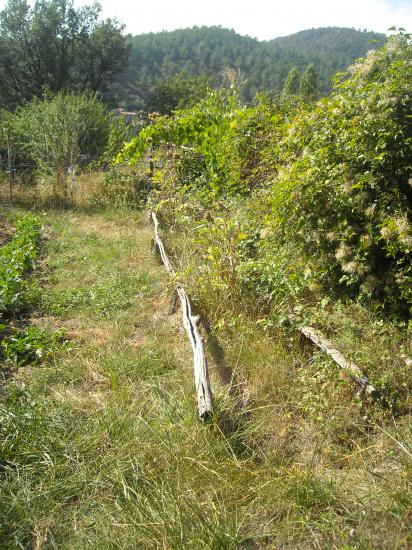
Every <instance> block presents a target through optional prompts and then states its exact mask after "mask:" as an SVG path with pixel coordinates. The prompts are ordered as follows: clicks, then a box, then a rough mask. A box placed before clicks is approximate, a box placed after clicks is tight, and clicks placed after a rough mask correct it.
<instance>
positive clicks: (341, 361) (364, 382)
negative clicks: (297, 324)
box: [300, 327, 377, 395]
mask: <svg viewBox="0 0 412 550" xmlns="http://www.w3.org/2000/svg"><path fill="white" fill-rule="evenodd" d="M300 331H301V333H302V334H304V335H305V336H306V338H309V340H311V341H312V342H313V343H314V344H315V345H316V346H317V347H318V348H320V349H321V350H322V351H324V352H325V353H327V354H328V355H329V357H331V358H332V359H333V360H334V361H335V363H337V364H338V365H339V366H340V367H341V368H342V369H345V370H348V371H349V372H350V373H351V374H352V375H353V377H354V379H355V380H356V382H357V383H358V384H359V385H360V388H361V390H360V392H361V394H363V393H365V392H366V393H368V394H369V395H371V394H375V393H377V390H376V388H375V387H374V386H372V384H370V383H369V380H368V378H367V377H366V376H365V375H364V374H363V372H362V371H361V369H360V368H359V367H358V366H357V365H356V364H355V363H353V362H352V361H347V360H346V359H345V357H344V356H343V355H342V354H341V352H340V351H338V350H337V349H335V348H334V347H333V344H332V343H331V342H329V340H327V339H326V338H325V337H324V336H323V335H322V334H320V333H317V332H316V331H315V329H314V328H312V327H302V328H301V329H300Z"/></svg>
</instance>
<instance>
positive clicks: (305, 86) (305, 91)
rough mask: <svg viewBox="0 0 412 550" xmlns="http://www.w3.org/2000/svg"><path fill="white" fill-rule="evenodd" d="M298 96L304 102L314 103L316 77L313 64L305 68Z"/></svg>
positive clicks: (316, 91)
mask: <svg viewBox="0 0 412 550" xmlns="http://www.w3.org/2000/svg"><path fill="white" fill-rule="evenodd" d="M300 95H301V96H302V97H303V99H304V100H305V101H315V100H316V98H317V96H318V86H317V75H316V71H315V66H314V64H313V63H311V64H310V65H308V66H307V68H306V71H305V72H304V73H303V75H302V78H301V79H300Z"/></svg>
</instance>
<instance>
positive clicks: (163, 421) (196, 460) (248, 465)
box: [0, 211, 412, 550]
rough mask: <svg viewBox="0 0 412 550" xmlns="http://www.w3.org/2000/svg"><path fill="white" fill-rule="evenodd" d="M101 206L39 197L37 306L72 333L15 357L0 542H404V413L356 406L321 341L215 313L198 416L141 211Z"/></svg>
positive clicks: (184, 347) (42, 317)
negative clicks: (23, 358)
mask: <svg viewBox="0 0 412 550" xmlns="http://www.w3.org/2000/svg"><path fill="white" fill-rule="evenodd" d="M117 216H118V214H116V213H113V212H112V213H110V212H106V213H101V214H95V215H89V214H87V215H83V214H80V213H78V212H76V213H75V212H65V213H61V212H60V213H59V212H55V211H50V212H49V213H48V214H47V217H46V219H47V223H48V224H49V225H50V236H51V238H50V240H49V241H48V242H47V243H46V245H45V246H46V250H45V255H46V256H47V257H48V261H47V264H48V273H47V285H46V286H45V288H44V289H43V294H42V299H41V311H39V313H38V315H37V320H36V322H37V323H38V324H40V325H42V326H50V327H58V328H65V329H66V333H67V334H68V335H69V336H70V339H71V349H65V350H63V351H62V352H61V353H59V354H57V355H56V356H55V357H54V359H53V360H52V361H51V362H50V363H48V364H44V365H43V366H41V367H38V368H32V369H26V370H22V371H21V372H20V373H19V376H18V378H17V380H16V383H15V384H14V386H12V387H10V389H9V394H8V396H7V398H6V399H5V400H4V401H3V402H2V403H1V405H0V415H1V422H2V428H1V429H2V432H1V434H2V447H1V449H2V463H1V464H2V471H1V473H0V479H1V483H2V499H1V504H0V514H1V522H0V524H1V527H0V541H1V543H0V546H1V547H4V548H22V547H23V548H32V547H33V548H39V549H42V548H44V549H45V548H96V549H97V548H122V549H123V548H130V549H132V548H165V549H166V548H167V549H169V548H170V549H180V548H193V549H202V548H204V549H209V548H214V549H221V548H233V549H234V548H245V549H247V548H250V549H252V548H271V549H276V548H279V549H280V548H281V549H297V548H299V549H309V548H314V549H319V548H324V549H336V550H338V549H339V550H343V549H345V550H349V549H356V550H357V549H369V548H384V549H388V550H389V549H393V548H397V549H406V548H409V547H410V544H411V535H410V532H411V531H410V522H411V515H410V511H411V509H412V506H411V504H412V503H411V499H410V494H411V492H410V484H411V482H412V468H411V460H410V458H411V454H412V450H411V436H412V434H411V428H410V423H408V419H407V418H406V417H405V418H403V419H400V420H396V421H395V420H394V419H391V418H388V417H385V416H383V417H380V416H379V413H377V412H376V411H375V409H373V407H374V405H371V404H365V405H362V406H360V404H359V402H358V401H357V400H356V397H355V395H354V392H353V390H352V386H351V384H350V383H348V381H346V380H342V379H341V378H340V377H339V372H338V371H337V370H336V369H334V367H333V365H331V364H330V363H329V362H328V361H326V360H324V359H323V358H322V357H321V356H315V357H312V356H307V355H304V354H302V353H301V351H300V349H299V348H298V347H297V346H295V344H294V343H293V341H291V342H287V341H286V342H285V341H284V340H282V339H281V338H280V337H279V336H276V335H274V334H270V333H269V332H265V331H263V330H262V329H260V328H258V327H257V325H256V323H255V322H254V320H253V319H251V318H248V317H246V316H245V315H243V316H242V315H239V316H238V317H237V318H236V319H235V321H231V322H229V320H230V319H229V318H227V317H226V318H225V317H224V315H222V316H221V319H223V321H224V322H222V323H221V324H220V325H219V326H218V327H212V333H211V336H210V338H209V342H208V350H209V353H210V354H211V352H212V351H213V356H214V360H213V361H211V364H212V370H213V372H212V375H213V385H214V388H215V404H216V415H215V417H214V418H213V419H212V421H211V422H210V423H209V424H208V425H203V424H200V423H199V422H198V420H197V418H196V404H195V396H194V388H193V380H192V364H191V363H192V359H191V351H190V348H189V345H188V343H187V341H186V337H185V335H184V333H183V330H182V327H181V322H180V315H179V314H177V315H175V316H172V317H171V316H169V315H168V308H169V299H170V286H169V281H168V278H167V275H166V273H165V272H164V270H163V268H162V267H161V266H159V265H158V264H157V263H156V262H155V260H154V258H153V256H152V254H151V252H150V240H151V228H149V227H148V226H147V225H146V221H145V219H144V218H143V217H142V216H140V215H137V214H136V215H131V214H128V215H127V217H126V215H124V214H122V217H120V218H119V219H117ZM246 388H247V390H248V392H249V398H248V399H247V398H246V397H245V392H246ZM242 396H243V397H244V398H243V397H242Z"/></svg>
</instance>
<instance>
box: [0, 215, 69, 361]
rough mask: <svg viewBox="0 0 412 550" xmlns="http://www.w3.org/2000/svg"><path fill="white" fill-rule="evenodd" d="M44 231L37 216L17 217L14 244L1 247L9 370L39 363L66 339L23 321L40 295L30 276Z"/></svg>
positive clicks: (1, 310) (1, 328)
mask: <svg viewBox="0 0 412 550" xmlns="http://www.w3.org/2000/svg"><path fill="white" fill-rule="evenodd" d="M40 229H41V223H40V220H39V219H38V218H37V217H35V216H33V215H30V214H28V215H26V216H22V217H20V218H17V219H16V220H15V222H14V230H13V236H12V238H11V240H10V242H9V243H7V244H5V245H4V246H3V247H2V248H0V338H1V341H0V359H1V360H2V361H4V362H5V363H6V364H7V365H8V366H9V368H13V367H18V366H22V365H25V364H28V363H31V364H36V363H38V362H39V361H40V360H41V358H42V357H43V355H46V354H47V353H48V352H49V350H50V349H51V348H53V347H56V345H57V343H58V342H59V341H60V340H61V337H62V335H61V334H60V333H57V332H56V333H55V334H53V335H50V334H48V333H47V332H46V331H43V330H40V329H38V328H37V327H35V326H30V325H28V324H27V323H24V322H22V318H24V317H25V316H26V315H27V311H28V310H29V309H30V307H31V306H32V304H33V301H34V299H35V294H36V292H35V285H33V282H32V281H31V278H30V273H31V271H32V270H33V268H34V264H35V260H36V258H37V256H38V245H39V239H40ZM16 321H17V322H16Z"/></svg>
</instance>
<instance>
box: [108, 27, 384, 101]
mask: <svg viewBox="0 0 412 550" xmlns="http://www.w3.org/2000/svg"><path fill="white" fill-rule="evenodd" d="M384 39H385V35H383V34H378V33H374V32H362V31H357V30H355V29H345V28H339V27H331V28H319V29H310V30H306V31H302V32H299V33H296V34H293V35H290V36H286V37H281V38H276V39H274V40H271V41H267V42H259V41H258V40H256V39H254V38H250V37H248V36H241V35H239V34H237V33H236V32H235V31H233V30H229V29H223V28H221V27H193V28H191V29H182V30H177V31H172V32H166V31H164V32H160V33H150V34H143V35H139V36H134V37H132V36H130V37H129V40H130V43H131V45H132V55H131V60H130V65H129V68H128V69H127V70H126V71H125V72H124V73H123V74H122V75H120V76H119V77H118V79H117V81H116V82H115V83H114V84H113V86H112V88H111V94H112V95H113V98H114V99H115V100H116V101H117V102H118V103H121V104H122V105H123V106H125V107H127V108H144V105H145V102H146V101H147V98H148V96H149V94H150V90H151V89H152V87H153V86H154V85H155V84H156V83H158V82H159V81H161V80H163V79H166V78H169V77H171V76H173V75H175V74H177V73H183V74H184V75H185V76H187V77H193V76H197V75H208V76H209V77H211V79H212V81H213V82H214V83H217V82H218V81H219V78H220V76H219V75H220V73H221V71H222V69H224V68H225V67H231V68H233V69H239V70H240V71H241V72H242V73H243V75H244V76H245V77H246V79H247V82H246V86H245V96H246V98H252V97H253V96H254V94H255V93H256V92H257V91H259V90H266V91H270V92H273V93H276V92H279V91H280V90H281V89H282V87H283V83H284V81H285V78H286V76H287V73H288V71H289V69H290V68H291V67H292V66H293V65H295V66H296V67H297V69H298V70H299V71H300V72H302V71H303V70H304V69H305V67H306V66H307V65H308V63H311V62H313V63H314V64H315V66H316V70H317V73H318V81H319V91H320V93H327V92H328V91H329V89H330V78H331V77H332V76H333V75H334V73H335V72H337V71H341V70H344V69H346V67H347V66H348V65H350V64H351V63H352V62H353V61H354V59H356V58H358V57H362V56H364V55H365V54H366V52H367V51H368V50H370V49H372V48H375V47H377V46H379V45H382V44H383V42H384ZM371 41H373V43H371Z"/></svg>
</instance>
